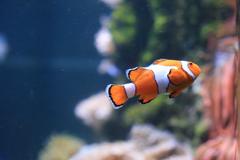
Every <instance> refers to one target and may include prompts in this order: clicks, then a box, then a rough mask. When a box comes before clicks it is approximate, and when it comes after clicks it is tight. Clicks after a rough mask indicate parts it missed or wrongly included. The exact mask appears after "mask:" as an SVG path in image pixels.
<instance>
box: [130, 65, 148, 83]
mask: <svg viewBox="0 0 240 160" xmlns="http://www.w3.org/2000/svg"><path fill="white" fill-rule="evenodd" d="M144 70H145V69H144V68H143V67H136V68H132V69H128V70H127V71H126V76H127V78H128V79H129V80H131V81H132V82H135V81H136V80H137V78H138V77H139V76H140V75H141V74H142V73H143V72H144Z"/></svg>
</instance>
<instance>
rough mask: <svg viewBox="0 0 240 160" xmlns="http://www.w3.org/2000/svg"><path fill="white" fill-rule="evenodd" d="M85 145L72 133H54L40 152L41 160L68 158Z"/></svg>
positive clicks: (62, 159) (64, 159)
mask: <svg viewBox="0 0 240 160" xmlns="http://www.w3.org/2000/svg"><path fill="white" fill-rule="evenodd" d="M82 145H83V142H82V141H81V140H80V139H78V138H76V137H73V136H71V135H67V134H59V135H58V134H56V135H52V136H51V137H50V138H49V140H48V142H47V144H46V145H45V147H44V149H43V150H42V151H41V152H40V154H39V158H38V159H39V160H68V159H69V158H70V157H71V156H72V155H74V154H75V153H76V152H77V150H78V149H79V148H80V147H81V146H82Z"/></svg>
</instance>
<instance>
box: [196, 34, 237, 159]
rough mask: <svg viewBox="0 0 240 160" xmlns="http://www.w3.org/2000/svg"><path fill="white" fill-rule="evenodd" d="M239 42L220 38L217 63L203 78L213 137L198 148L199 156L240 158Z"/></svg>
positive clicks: (232, 38)
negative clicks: (239, 111)
mask: <svg viewBox="0 0 240 160" xmlns="http://www.w3.org/2000/svg"><path fill="white" fill-rule="evenodd" d="M237 43H238V39H237V37H228V38H224V39H221V40H220V41H219V42H218V45H217V49H216V52H215V63H214V67H213V69H212V70H210V71H209V73H208V74H207V76H206V77H205V79H204V81H203V88H202V97H203V105H204V108H205V117H206V119H208V122H209V140H208V141H207V142H206V143H204V144H202V145H201V146H200V147H199V148H198V150H197V158H196V159H197V160H212V159H217V160H218V159H219V160H221V159H229V160H237V159H238V158H237V156H238V155H237V103H236V102H237V99H236V98H237V97H236V95H235V94H236V93H237V91H236V90H235V89H236V88H235V82H237V74H238V73H237V67H236V66H237V65H236V64H239V59H237V55H236V54H237V53H236V52H238V48H237V47H236V46H237V45H236V44H237ZM235 79H236V81H235ZM235 99H236V100H235ZM226 148H228V150H226Z"/></svg>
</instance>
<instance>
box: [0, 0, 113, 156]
mask: <svg viewBox="0 0 240 160" xmlns="http://www.w3.org/2000/svg"><path fill="white" fill-rule="evenodd" d="M109 12H110V11H109V9H108V8H107V7H106V6H105V5H104V4H102V3H101V2H99V1H98V0H71V1H66V0H39V1H36V0H21V1H19V0H11V1H9V0H1V1H0V32H1V33H3V34H5V36H6V37H7V39H8V42H9V45H10V53H9V55H8V57H7V59H6V61H5V62H3V63H2V64H0V77H1V78H0V89H1V95H0V153H3V154H4V155H5V156H4V157H6V159H7V160H34V159H37V154H38V152H39V151H40V149H41V148H42V146H43V144H44V143H43V142H44V141H45V140H46V138H47V137H48V136H49V135H51V134H52V133H59V132H67V133H71V134H75V135H77V136H79V137H82V138H83V139H84V140H85V141H88V142H91V141H93V138H94V134H93V132H92V131H91V130H90V129H89V128H87V127H86V126H84V125H83V124H82V123H81V122H80V121H79V120H78V119H77V118H75V116H74V112H73V110H74V107H75V105H76V104H77V103H78V102H79V100H81V99H83V98H86V97H88V96H89V95H91V94H92V93H95V92H96V91H100V90H102V89H104V87H105V84H107V82H108V81H109V77H106V76H101V75H99V74H98V73H97V72H96V67H97V65H98V63H99V62H100V59H101V57H100V56H99V55H98V53H97V51H96V49H95V47H94V43H93V42H94V34H95V33H96V32H97V30H98V29H99V28H100V23H99V16H100V15H101V14H108V13H109ZM0 159H1V158H0Z"/></svg>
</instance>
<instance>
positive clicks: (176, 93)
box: [169, 90, 182, 98]
mask: <svg viewBox="0 0 240 160" xmlns="http://www.w3.org/2000/svg"><path fill="white" fill-rule="evenodd" d="M180 93H182V91H181V90H178V91H174V92H172V93H170V95H169V98H175V97H177V96H178V95H179V94H180Z"/></svg>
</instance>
